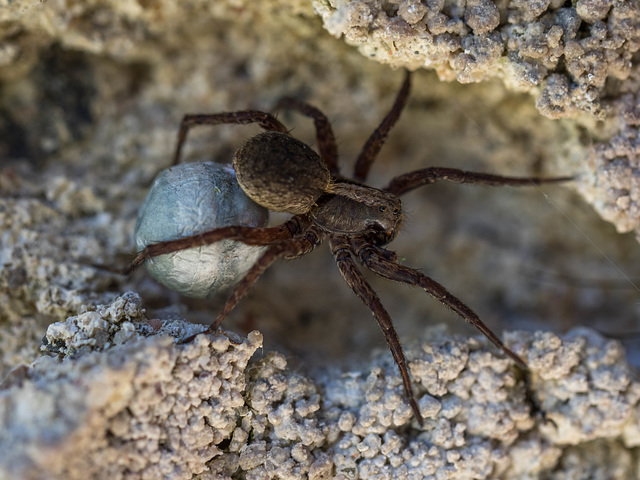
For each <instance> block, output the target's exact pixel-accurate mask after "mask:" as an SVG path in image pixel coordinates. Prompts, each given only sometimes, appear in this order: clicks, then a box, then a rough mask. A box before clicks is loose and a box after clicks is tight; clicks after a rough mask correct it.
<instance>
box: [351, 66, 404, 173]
mask: <svg viewBox="0 0 640 480" xmlns="http://www.w3.org/2000/svg"><path fill="white" fill-rule="evenodd" d="M410 90H411V72H409V71H408V70H407V71H406V74H405V77H404V82H403V83H402V87H401V88H400V91H399V92H398V95H397V96H396V100H395V102H394V103H393V106H392V107H391V110H390V111H389V113H387V116H386V117H384V119H383V120H382V122H381V123H380V125H379V126H378V128H376V129H375V130H374V131H373V133H372V134H371V136H370V137H369V138H368V139H367V141H366V143H365V144H364V146H363V147H362V151H361V152H360V155H358V159H357V160H356V166H355V168H354V171H353V178H355V179H356V180H358V181H360V182H364V180H365V179H366V178H367V175H368V174H369V169H370V168H371V165H372V164H373V161H374V160H375V159H376V157H377V156H378V153H379V152H380V149H381V148H382V145H384V142H385V140H386V139H387V135H389V132H390V131H391V128H393V126H394V125H395V124H396V122H397V121H398V119H399V118H400V114H401V113H402V110H403V109H404V106H405V105H406V103H407V98H408V97H409V91H410Z"/></svg>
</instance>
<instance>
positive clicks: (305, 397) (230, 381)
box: [0, 292, 640, 480]
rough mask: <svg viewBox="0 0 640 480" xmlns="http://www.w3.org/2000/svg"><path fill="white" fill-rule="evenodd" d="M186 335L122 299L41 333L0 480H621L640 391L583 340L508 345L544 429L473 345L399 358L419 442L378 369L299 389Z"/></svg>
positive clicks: (12, 390) (432, 344) (241, 356)
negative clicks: (410, 389) (420, 420)
mask: <svg viewBox="0 0 640 480" xmlns="http://www.w3.org/2000/svg"><path fill="white" fill-rule="evenodd" d="M193 333H194V326H193V325H191V324H185V323H184V322H182V321H181V320H176V319H174V320H171V321H164V322H163V321H162V320H159V319H149V318H147V317H146V316H145V312H144V310H143V309H141V307H140V298H139V297H138V296H137V295H136V294H134V293H132V292H129V293H127V294H125V295H124V296H122V297H120V298H118V299H116V300H115V301H114V302H113V303H111V304H110V305H108V306H100V307H98V308H97V310H95V311H88V312H85V313H82V314H79V315H77V316H73V317H70V318H68V319H67V320H66V321H65V322H60V323H57V324H53V325H51V326H50V327H49V329H48V331H47V335H46V347H43V349H44V350H47V351H48V352H49V354H52V355H54V356H44V357H42V358H40V359H38V360H37V361H36V362H34V364H33V365H32V366H31V367H30V368H24V369H21V370H19V371H17V372H14V373H13V374H12V375H11V376H10V377H9V379H8V380H7V381H6V382H5V385H4V388H3V389H2V391H1V393H0V418H2V425H1V427H2V428H1V429H0V432H2V433H1V434H0V447H1V448H0V477H2V478H23V479H37V478H43V479H44V478H48V479H58V478H60V479H61V478H65V479H69V480H73V479H81V478H87V477H90V478H95V479H100V478H104V479H107V478H108V479H122V478H127V479H135V478H139V479H143V478H172V479H190V478H206V479H209V478H211V479H213V478H280V479H292V480H293V479H301V478H311V479H322V478H325V479H326V478H337V479H349V478H380V476H383V477H384V478H393V479H402V478H428V477H429V476H434V475H435V476H437V477H438V478H451V479H461V478H462V479H464V478H469V479H470V478H475V479H483V478H487V479H488V478H494V479H496V478H510V479H515V478H532V477H538V478H539V477H541V476H546V475H549V474H553V475H555V476H559V475H563V474H564V475H573V476H577V477H579V478H586V477H589V478H630V477H632V476H633V475H634V471H635V465H634V464H633V462H631V461H630V458H629V457H630V453H629V452H630V450H627V449H631V448H633V447H637V446H638V445H639V444H640V429H639V426H640V417H639V416H638V412H639V411H640V408H639V405H638V401H639V399H640V384H639V383H638V382H637V381H634V380H632V374H631V372H630V370H629V367H628V365H627V364H626V362H625V359H624V352H623V351H622V349H621V348H620V345H619V344H618V343H616V342H612V341H607V340H605V339H603V338H602V337H600V336H599V335H597V334H595V333H594V332H592V331H589V330H585V329H577V330H574V331H572V332H570V333H569V334H567V335H565V336H563V337H562V338H561V337H557V336H555V335H553V334H528V333H522V332H520V333H513V334H510V335H509V337H508V341H509V342H510V343H511V344H512V345H513V346H514V347H515V348H516V350H517V351H518V352H519V353H520V354H522V355H523V356H524V358H526V359H528V361H529V364H530V365H531V372H532V383H531V394H532V395H533V398H536V399H537V400H538V401H539V402H540V407H541V408H542V409H543V411H544V412H545V413H546V417H547V421H546V422H543V421H542V420H541V417H539V416H538V417H537V420H536V417H535V415H532V406H531V403H529V402H530V401H529V400H528V399H527V397H526V396H525V386H524V383H523V380H522V378H521V377H520V378H519V376H518V375H517V372H516V371H515V370H514V367H513V366H512V365H511V362H510V361H509V360H506V359H502V358H498V357H497V356H495V355H494V354H492V353H489V352H488V351H486V350H485V349H484V344H485V343H486V342H484V340H480V341H478V340H477V339H467V340H460V339H455V338H452V337H449V336H446V335H440V336H439V337H438V338H434V339H433V340H431V341H429V342H424V343H420V344H419V343H414V344H411V346H410V348H408V350H407V355H408V359H409V363H410V366H411V371H412V375H413V380H414V382H415V385H416V393H417V395H418V401H419V405H420V408H421V410H422V412H423V416H424V419H425V423H424V426H422V427H420V426H419V425H418V424H417V422H416V421H415V419H414V418H413V414H412V412H411V409H410V408H409V406H408V404H407V403H406V401H405V399H404V397H403V390H402V385H401V382H400V379H399V378H398V375H397V370H396V367H395V365H394V364H393V362H392V361H391V357H390V355H389V354H388V353H378V354H376V355H375V356H374V357H373V359H372V361H371V364H370V365H369V366H368V367H367V368H366V369H365V370H363V371H362V372H353V373H352V374H345V375H338V374H337V373H336V372H326V371H325V372H324V373H322V372H316V373H315V375H314V377H315V380H312V379H311V378H310V377H307V376H305V375H304V374H302V373H300V372H297V373H296V372H293V371H292V370H291V369H289V368H288V367H287V361H286V359H285V357H284V356H283V355H281V354H278V353H274V352H263V353H262V354H261V355H257V357H258V358H254V359H252V360H250V359H251V357H252V355H254V353H255V352H256V350H258V349H259V348H260V347H261V345H262V336H261V335H260V334H259V333H258V332H252V333H250V334H249V335H248V336H247V337H246V338H236V337H234V336H224V335H220V336H216V337H206V336H198V337H196V338H195V340H193V341H192V342H190V343H186V344H184V345H176V344H175V343H174V339H175V338H177V339H183V338H185V337H186V336H188V335H191V334H193ZM56 357H57V358H56ZM594 447H597V449H598V451H599V452H600V453H599V454H598V455H596V456H591V454H590V452H591V450H590V449H591V448H594ZM614 456H615V457H616V458H617V459H618V460H616V461H615V462H610V463H606V462H603V460H606V459H607V458H613V457H614ZM577 459H579V460H580V461H579V464H576V460H577ZM552 472H553V473H552Z"/></svg>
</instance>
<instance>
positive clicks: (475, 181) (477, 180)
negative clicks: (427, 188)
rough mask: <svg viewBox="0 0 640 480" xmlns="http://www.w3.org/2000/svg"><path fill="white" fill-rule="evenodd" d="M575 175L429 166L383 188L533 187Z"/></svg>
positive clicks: (398, 190) (397, 191)
mask: <svg viewBox="0 0 640 480" xmlns="http://www.w3.org/2000/svg"><path fill="white" fill-rule="evenodd" d="M573 179H574V178H573V177H549V178H540V177H503V176H502V175H491V174H488V173H478V172H468V171H465V170H458V169H457V168H445V167H429V168H423V169H421V170H415V171H413V172H409V173H405V174H403V175H398V176H397V177H395V178H393V179H392V180H391V182H389V185H387V187H385V188H384V189H383V190H385V191H386V192H390V193H393V194H395V195H401V194H403V193H406V192H409V191H411V190H413V189H415V188H418V187H421V186H423V185H429V184H432V183H435V182H438V181H442V180H444V181H447V182H452V183H467V184H472V185H486V186H490V187H502V186H509V187H527V186H528V187H531V186H533V185H541V184H543V183H561V182H568V181H570V180H573Z"/></svg>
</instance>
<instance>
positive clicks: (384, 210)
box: [380, 205, 400, 217]
mask: <svg viewBox="0 0 640 480" xmlns="http://www.w3.org/2000/svg"><path fill="white" fill-rule="evenodd" d="M380 211H381V212H386V211H387V207H386V206H384V205H380ZM393 215H394V216H396V217H397V216H398V215H400V209H398V208H394V209H393Z"/></svg>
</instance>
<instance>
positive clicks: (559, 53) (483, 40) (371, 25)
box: [313, 0, 640, 118]
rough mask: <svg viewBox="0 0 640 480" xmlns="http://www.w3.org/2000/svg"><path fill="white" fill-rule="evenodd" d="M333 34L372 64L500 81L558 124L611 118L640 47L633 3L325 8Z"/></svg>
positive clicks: (486, 1)
mask: <svg viewBox="0 0 640 480" xmlns="http://www.w3.org/2000/svg"><path fill="white" fill-rule="evenodd" d="M313 5H314V8H315V9H316V11H317V12H318V13H319V14H320V15H321V16H322V18H323V20H324V23H325V27H326V28H327V30H329V32H331V33H332V34H334V35H336V36H341V35H344V37H345V40H346V41H347V42H348V43H350V44H352V45H357V46H358V48H359V50H360V51H361V52H362V53H363V54H364V55H366V56H368V57H370V58H375V59H377V60H378V61H382V62H385V63H389V64H391V65H395V66H402V67H406V68H410V69H412V70H414V69H417V68H425V67H426V68H433V69H434V70H435V71H436V72H437V73H438V76H439V77H440V78H441V79H443V80H457V81H459V82H462V83H469V82H478V81H481V80H486V79H488V78H491V77H500V78H502V79H503V80H504V81H505V83H506V84H507V85H508V86H510V87H511V88H515V89H518V90H522V91H536V92H537V106H538V109H539V110H540V112H541V113H542V114H543V115H545V116H547V117H550V118H562V117H575V116H576V114H577V113H578V112H580V111H585V112H590V113H592V114H595V115H604V112H603V111H602V109H603V105H601V103H600V98H601V97H602V96H604V93H605V92H604V90H605V86H606V84H607V82H609V83H611V82H615V81H616V80H626V79H628V78H629V75H630V73H631V71H632V69H633V67H634V62H633V58H634V57H633V56H634V54H635V53H636V52H637V51H638V49H640V5H639V4H638V2H633V1H631V2H629V1H613V2H610V1H603V0H585V1H582V0H580V1H578V2H575V3H574V4H572V5H570V6H567V5H566V3H565V2H559V1H557V0H556V1H551V0H542V1H533V2H524V1H519V0H513V1H507V2H498V3H496V2H492V1H491V0H468V1H465V0H460V1H458V0H447V1H445V0H440V1H438V0H435V1H431V0H428V1H420V0H387V1H385V0H351V1H349V0H315V1H314V2H313Z"/></svg>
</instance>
